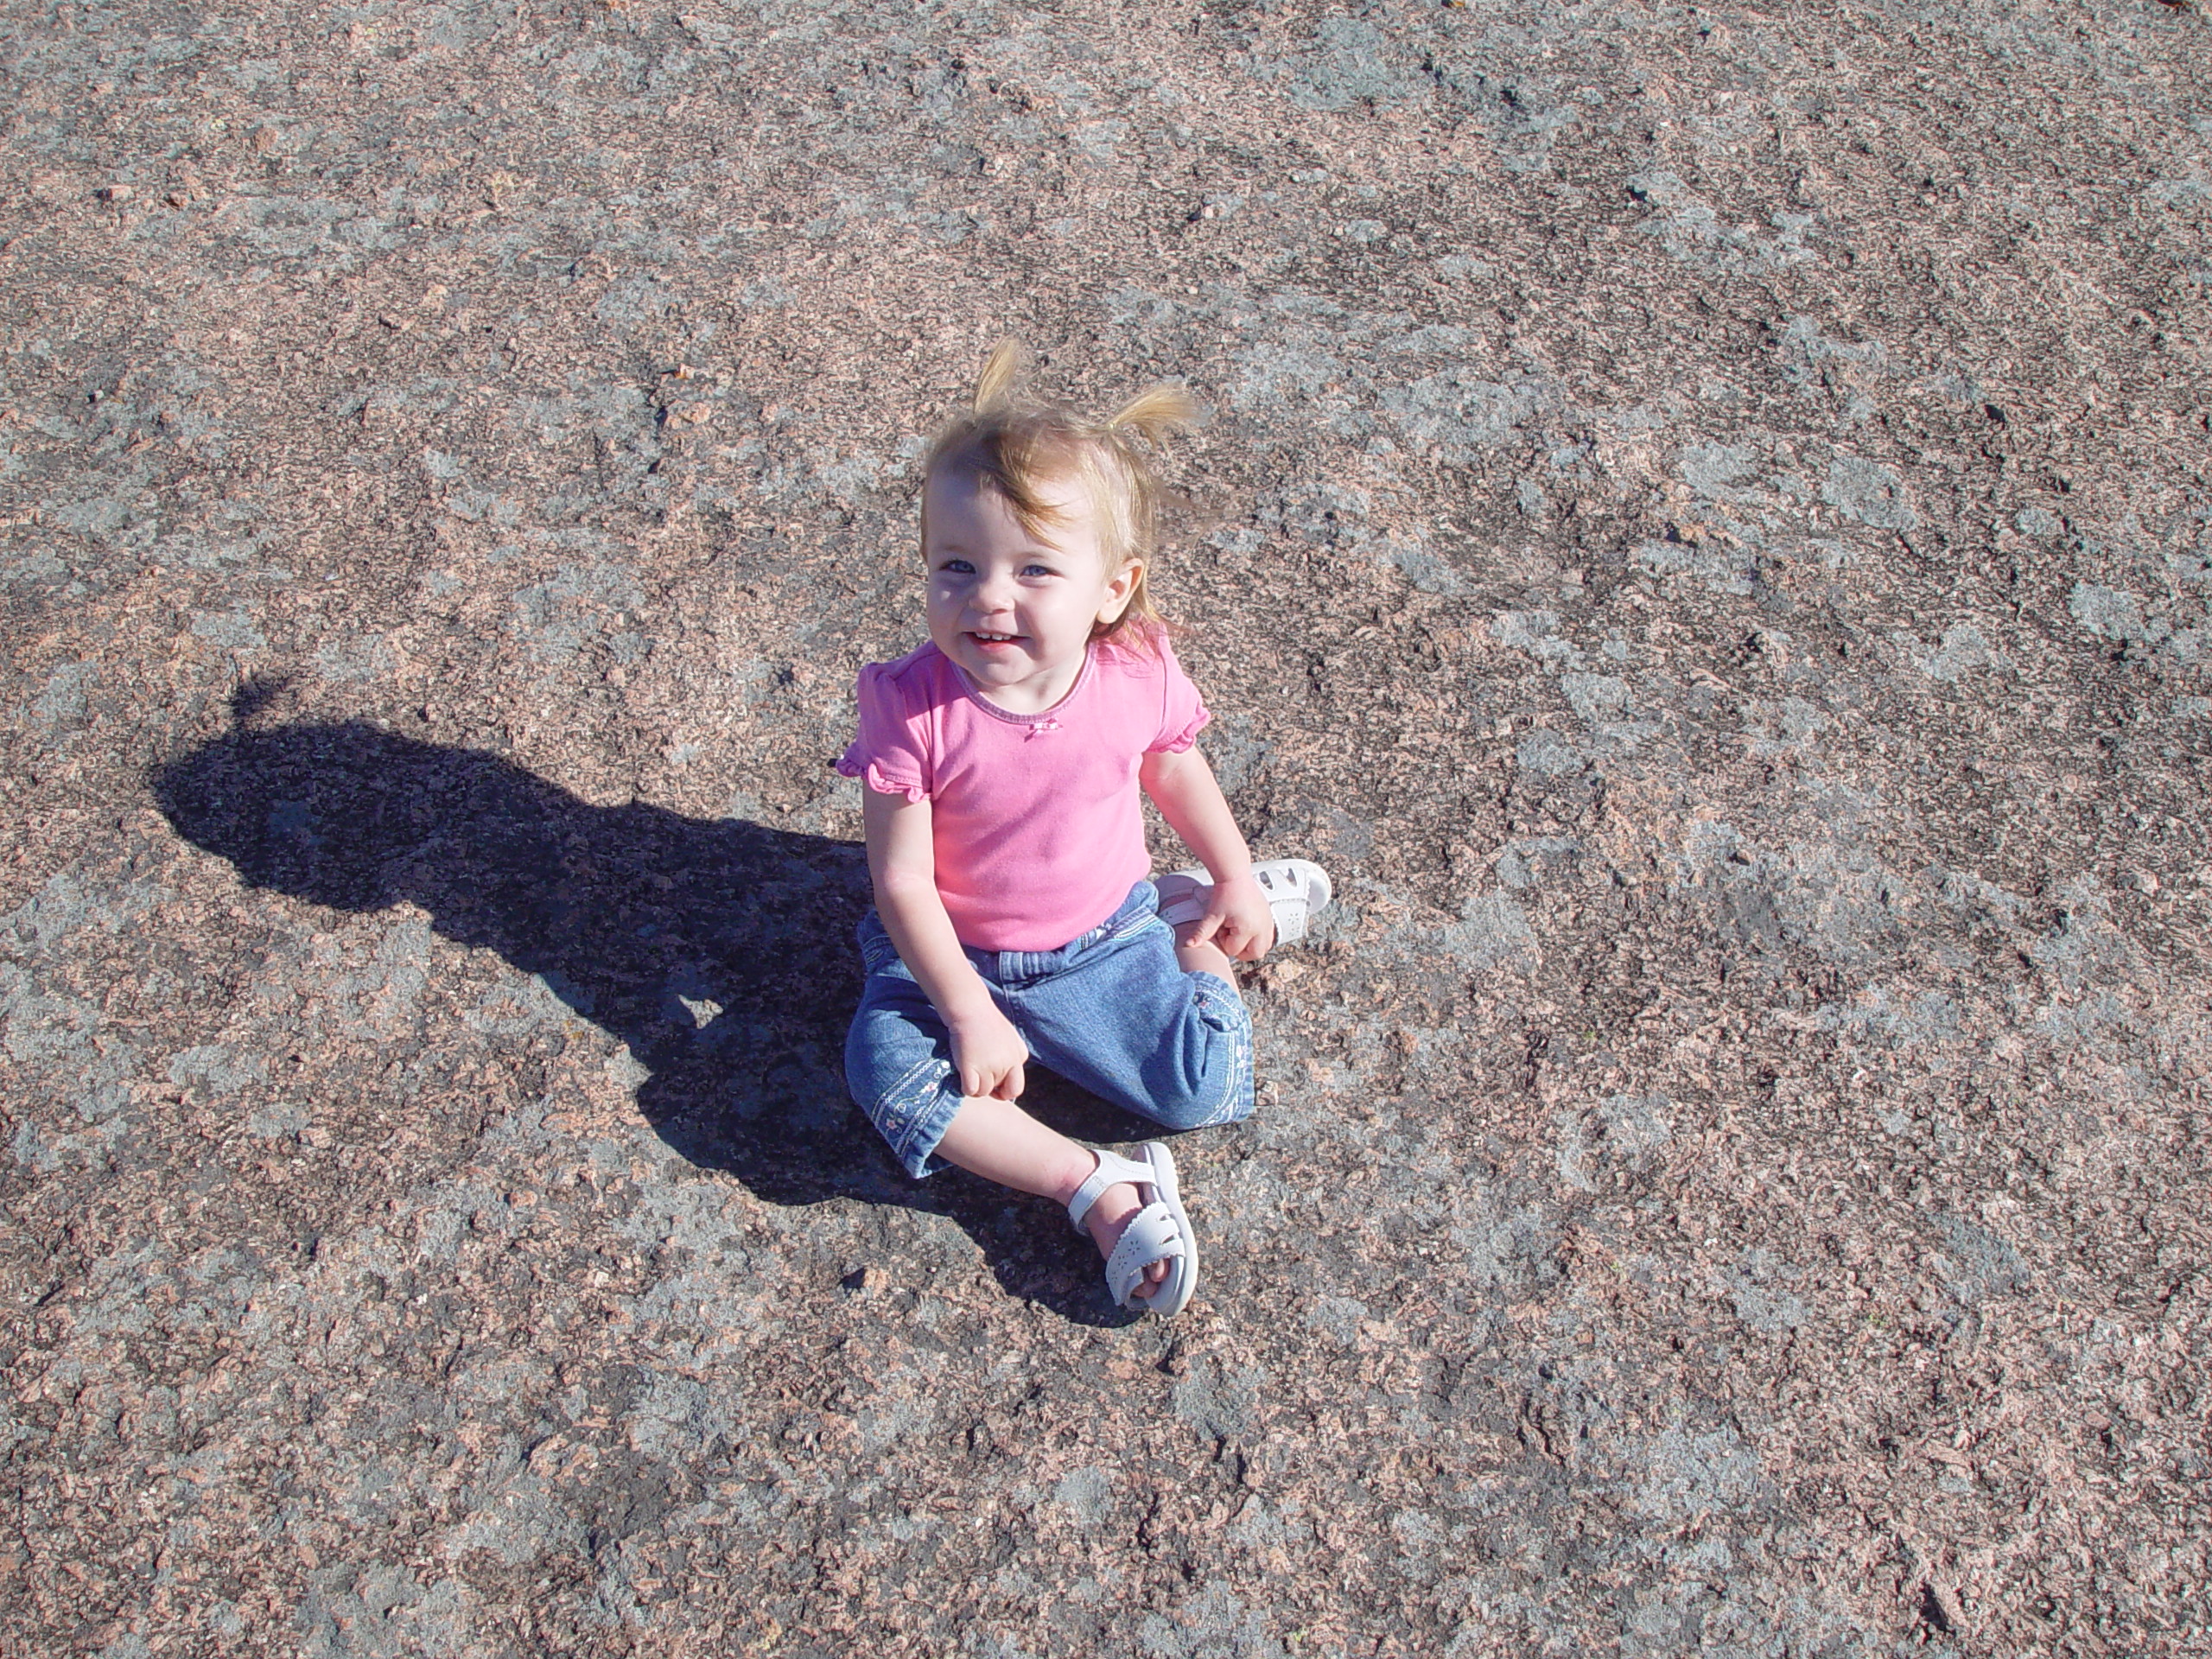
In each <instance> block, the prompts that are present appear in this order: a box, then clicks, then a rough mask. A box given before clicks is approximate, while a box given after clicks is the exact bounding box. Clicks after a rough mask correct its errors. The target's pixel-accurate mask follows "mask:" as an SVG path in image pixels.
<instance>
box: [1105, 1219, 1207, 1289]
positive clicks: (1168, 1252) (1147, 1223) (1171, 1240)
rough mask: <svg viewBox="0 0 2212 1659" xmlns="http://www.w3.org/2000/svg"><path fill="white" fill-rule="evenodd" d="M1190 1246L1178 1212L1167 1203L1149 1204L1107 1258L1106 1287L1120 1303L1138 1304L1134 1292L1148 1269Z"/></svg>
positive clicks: (1129, 1225) (1178, 1255)
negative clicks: (1176, 1213) (1177, 1214)
mask: <svg viewBox="0 0 2212 1659" xmlns="http://www.w3.org/2000/svg"><path fill="white" fill-rule="evenodd" d="M1188 1248H1189V1247H1188V1246H1187V1245H1186V1244H1185V1243H1184V1239H1183V1229H1182V1227H1181V1226H1180V1225H1179V1224H1178V1223H1177V1221H1176V1219H1175V1212H1174V1211H1173V1210H1170V1209H1169V1208H1168V1207H1167V1206H1166V1205H1164V1204H1148V1205H1146V1206H1145V1207H1144V1208H1143V1209H1141V1210H1140V1211H1137V1212H1136V1214H1135V1215H1134V1216H1132V1217H1129V1224H1128V1229H1127V1230H1125V1231H1124V1232H1123V1233H1122V1236H1121V1239H1120V1241H1119V1242H1118V1243H1116V1245H1115V1246H1114V1254H1113V1255H1109V1256H1108V1257H1107V1258H1106V1288H1107V1289H1108V1291H1109V1292H1110V1293H1111V1294H1112V1295H1113V1298H1114V1300H1115V1302H1116V1305H1118V1306H1122V1307H1135V1306H1136V1305H1137V1304H1136V1299H1135V1297H1133V1296H1132V1295H1131V1294H1130V1293H1131V1292H1132V1291H1134V1290H1135V1288H1136V1287H1138V1286H1139V1285H1141V1284H1142V1283H1143V1282H1144V1270H1145V1269H1146V1268H1148V1267H1150V1266H1151V1265H1152V1264H1153V1263H1154V1262H1173V1261H1176V1260H1178V1259H1179V1258H1180V1257H1181V1256H1182V1255H1183V1254H1184V1252H1185V1250H1186V1249H1188Z"/></svg>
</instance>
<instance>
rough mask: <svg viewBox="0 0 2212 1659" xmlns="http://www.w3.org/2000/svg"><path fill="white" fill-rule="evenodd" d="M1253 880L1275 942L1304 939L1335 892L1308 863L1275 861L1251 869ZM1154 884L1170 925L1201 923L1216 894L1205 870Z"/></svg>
mask: <svg viewBox="0 0 2212 1659" xmlns="http://www.w3.org/2000/svg"><path fill="white" fill-rule="evenodd" d="M1252 879H1253V880H1255V881H1257V882H1258V883H1259V884H1260V890H1261V891H1262V893H1266V894H1267V895H1268V909H1269V910H1270V911H1272V912H1274V918H1275V943H1276V944H1297V943H1298V942H1299V941H1300V939H1302V938H1305V937H1306V922H1307V921H1308V920H1309V919H1311V918H1313V917H1315V916H1318V915H1319V914H1320V913H1321V912H1323V911H1325V910H1326V909H1327V908H1328V907H1329V900H1330V899H1331V898H1332V897H1333V896H1334V894H1335V892H1336V889H1335V888H1334V887H1332V886H1331V885H1330V882H1329V873H1328V872H1327V871H1326V870H1325V869H1323V868H1321V867H1320V866H1319V864H1316V863H1314V862H1313V861H1311V860H1310V859H1303V858H1271V859H1269V860H1268V861H1267V862H1266V863H1264V864H1255V865H1254V866H1253V867H1252ZM1154 887H1157V888H1158V889H1159V892H1160V920H1161V921H1163V922H1166V923H1167V924H1168V925H1170V926H1179V925H1181V924H1183V923H1185V922H1195V921H1197V920H1198V918H1199V917H1201V916H1203V915H1205V913H1206V906H1207V904H1208V903H1209V902H1210V901H1211V899H1212V896H1213V877H1212V876H1211V875H1209V874H1206V872H1205V870H1203V869H1196V870H1177V871H1176V872H1175V873H1174V874H1173V875H1163V876H1161V877H1160V880H1158V881H1156V882H1155V883H1154Z"/></svg>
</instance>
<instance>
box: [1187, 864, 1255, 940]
mask: <svg viewBox="0 0 2212 1659" xmlns="http://www.w3.org/2000/svg"><path fill="white" fill-rule="evenodd" d="M1274 942H1275V913H1274V911H1273V910H1271V909H1270V908H1269V907H1268V895H1267V893H1265V892H1263V891H1262V888H1261V887H1260V884H1259V883H1258V882H1257V881H1255V880H1253V879H1252V877H1251V875H1250V874H1249V872H1248V873H1247V874H1243V875H1240V876H1238V877H1236V879H1235V880H1230V881H1217V882H1215V883H1214V884H1213V902H1212V903H1211V904H1209V905H1208V906H1206V913H1205V915H1204V916H1202V917H1200V918H1198V926H1197V927H1196V928H1195V929H1193V930H1192V933H1191V937H1190V940H1189V943H1191V944H1211V945H1212V946H1213V948H1214V949H1215V950H1218V951H1220V952H1221V954H1222V955H1224V957H1228V958H1229V959H1230V961H1231V962H1257V961H1258V960H1259V959H1260V958H1261V957H1264V956H1266V955H1267V954H1268V948H1269V947H1270V946H1272V945H1273V944H1274Z"/></svg>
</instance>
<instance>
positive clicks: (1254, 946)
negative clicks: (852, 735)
mask: <svg viewBox="0 0 2212 1659" xmlns="http://www.w3.org/2000/svg"><path fill="white" fill-rule="evenodd" d="M1018 362H1019V354H1018V353H1017V351H1016V350H1015V348H1014V346H1013V345H1012V343H1011V342H1007V344H1003V345H1001V346H999V348H998V349H997V350H996V351H995V352H994V353H992V354H991V357H990V359H989V360H988V362H987V363H986V364H985V365H984V367H983V372H982V377H981V378H980V379H979V381H978V382H977V385H976V396H975V406H974V409H973V410H972V411H971V412H970V413H969V414H967V415H965V416H962V417H961V418H959V419H958V420H957V421H955V422H954V423H952V424H951V425H950V427H948V428H947V429H945V430H944V432H943V433H942V434H941V435H939V436H938V440H937V442H936V444H935V446H934V447H933V448H931V451H930V454H929V461H928V465H927V468H926V472H925V479H924V484H923V491H922V556H923V563H924V566H925V570H926V572H927V582H928V599H927V609H928V617H929V632H930V643H929V644H927V645H924V646H922V647H921V649H919V650H918V651H916V652H913V653H912V655H910V656H906V657H902V658H899V660H898V661H897V662H895V663H879V664H872V665H870V666H869V667H868V668H866V669H863V670H862V671H861V677H860V688H859V702H860V734H859V737H858V739H857V741H855V742H854V744H853V746H852V747H851V748H850V749H849V750H847V751H846V753H845V755H844V758H843V759H842V760H840V761H839V762H838V763H837V764H838V770H839V771H840V772H843V773H844V774H845V775H846V776H848V777H854V778H859V779H862V780H863V781H864V785H865V787H864V789H863V791H862V795H863V809H862V810H863V821H864V823H865V824H866V826H867V832H868V869H869V872H870V874H872V875H873V877H874V884H875V908H874V910H872V911H870V912H868V915H867V916H865V917H863V918H861V925H860V945H861V957H862V960H863V962H864V963H865V965H866V968H867V970H868V981H867V985H866V988H864V989H863V991H862V992H861V1006H860V1010H859V1012H858V1013H857V1014H855V1016H854V1018H853V1026H852V1032H851V1034H850V1036H849V1038H848V1039H846V1046H845V1073H846V1077H847V1079H848V1081H849V1084H850V1086H851V1089H852V1091H853V1096H854V1098H855V1100H857V1101H858V1102H859V1103H860V1104H861V1107H862V1109H865V1110H866V1111H867V1113H868V1117H869V1119H870V1120H871V1121H872V1122H874V1124H875V1127H876V1128H878V1129H879V1130H880V1131H881V1132H882V1134H883V1135H884V1137H885V1138H886V1139H887V1141H890V1143H891V1146H892V1148H893V1151H895V1152H896V1153H897V1154H898V1155H899V1160H901V1161H902V1162H903V1163H904V1164H905V1165H906V1168H907V1169H908V1171H909V1172H911V1173H912V1174H914V1175H916V1176H921V1175H925V1174H927V1173H930V1172H931V1170H933V1169H936V1168H938V1167H940V1164H939V1162H938V1160H947V1161H950V1162H951V1163H955V1164H957V1165H959V1166H961V1167H962V1168H963V1169H967V1170H970V1171H972V1172H974V1173H976V1174H978V1175H982V1176H986V1177H988V1178H989V1179H992V1180H995V1181H998V1182H1000V1183H1001V1184H1003V1185H1007V1186H1012V1187H1017V1188H1019V1189H1020V1190H1021V1191H1022V1192H1034V1193H1038V1194H1039V1195H1043V1196H1048V1197H1050V1198H1054V1199H1056V1200H1058V1202H1060V1203H1062V1204H1065V1205H1066V1206H1067V1210H1068V1215H1069V1217H1070V1219H1071V1220H1072V1221H1073V1222H1074V1223H1075V1224H1076V1225H1077V1228H1078V1229H1086V1228H1087V1230H1089V1232H1090V1236H1091V1237H1092V1238H1093V1239H1094V1240H1095V1241H1096V1243H1097V1245H1098V1248H1099V1249H1100V1250H1101V1252H1103V1254H1104V1255H1105V1256H1106V1258H1107V1262H1106V1282H1107V1287H1108V1289H1109V1292H1110V1293H1111V1294H1112V1295H1113V1297H1114V1299H1115V1300H1116V1302H1118V1303H1120V1304H1121V1305H1122V1306H1124V1307H1138V1306H1148V1307H1150V1308H1151V1309H1152V1310H1153V1311H1154V1312H1156V1313H1179V1312H1181V1311H1182V1309H1183V1307H1184V1306H1185V1304H1186V1303H1188V1302H1189V1300H1190V1299H1191V1292H1192V1288H1193V1287H1194V1286H1195V1285H1196V1283H1197V1281H1198V1249H1197V1242H1196V1239H1195V1237H1194V1236H1193V1234H1192V1230H1191V1224H1190V1219H1189V1217H1188V1216H1187V1214H1186V1213H1185V1211H1184V1208H1183V1201H1182V1197H1181V1194H1180V1192H1179V1189H1178V1186H1177V1184H1176V1179H1175V1160H1174V1159H1173V1157H1172V1156H1171V1155H1170V1154H1169V1153H1168V1150H1167V1148H1166V1147H1165V1146H1163V1145H1161V1144H1160V1142H1158V1141H1152V1142H1149V1143H1147V1145H1146V1147H1145V1148H1144V1152H1143V1156H1142V1159H1141V1160H1133V1159H1128V1158H1123V1157H1121V1156H1119V1155H1117V1154H1114V1153H1111V1152H1103V1151H1096V1152H1095V1151H1092V1150H1091V1149H1090V1148H1088V1147H1083V1146H1079V1145H1077V1143H1076V1142H1074V1141H1070V1140H1069V1139H1067V1138H1066V1137H1065V1135H1059V1134H1058V1133H1057V1132H1055V1131H1054V1130H1052V1129H1050V1128H1046V1126H1045V1125H1043V1124H1042V1123H1039V1122H1037V1120H1036V1119H1034V1118H1033V1117H1031V1116H1029V1115H1028V1114H1027V1112H1025V1111H1023V1110H1022V1109H1021V1108H1020V1106H1019V1105H1017V1104H1015V1103H1016V1102H1017V1101H1018V1100H1020V1097H1021V1092H1022V1085H1023V1082H1024V1076H1023V1068H1024V1066H1025V1065H1027V1062H1028V1061H1029V1059H1030V1058H1031V1057H1032V1056H1034V1057H1035V1058H1038V1059H1039V1060H1041V1061H1043V1062H1044V1063H1045V1064H1046V1065H1049V1066H1051V1067H1052V1070H1053V1071H1057V1072H1058V1073H1059V1074H1060V1075H1061V1076H1063V1077H1067V1078H1069V1079H1070V1080H1071V1081H1072V1082H1075V1083H1077V1084H1081V1085H1082V1086H1083V1087H1084V1088H1085V1089H1088V1090H1091V1091H1092V1092H1093V1093H1094V1094H1096V1095H1099V1096H1103V1098H1105V1099H1107V1100H1110V1101H1112V1102H1114V1103H1116V1104H1117V1105H1120V1106H1123V1107H1126V1108H1128V1109H1129V1110H1131V1111H1135V1112H1138V1113H1141V1114H1142V1115H1143V1116H1146V1117H1148V1118H1150V1119H1152V1120H1153V1121H1154V1122H1158V1123H1162V1124H1165V1125H1166V1126H1167V1127H1168V1128H1174V1129H1185V1128H1194V1127H1196V1126H1198V1125H1199V1124H1202V1123H1230V1122H1236V1120H1237V1119H1239V1118H1242V1117H1244V1116H1247V1115H1248V1114H1249V1113H1250V1111H1251V1109H1252V1025H1251V1020H1250V1018H1249V1015H1248V1014H1246V1012H1245V1009H1244V1004H1243V999H1242V998H1241V997H1239V996H1238V995H1237V993H1236V986H1235V984H1234V983H1233V982H1232V980H1231V976H1230V961H1231V960H1232V959H1236V960H1239V961H1253V960H1255V959H1257V958H1258V957H1261V956H1262V955H1263V954H1264V953H1265V952H1266V951H1267V950H1268V946H1269V945H1270V944H1272V943H1273V942H1274V941H1275V940H1276V939H1277V938H1283V939H1286V940H1287V939H1290V938H1296V937H1298V936H1299V935H1300V934H1302V933H1303V931H1304V930H1305V922H1306V916H1307V915H1308V913H1310V912H1312V911H1314V910H1318V909H1319V908H1320V907H1321V906H1323V905H1325V904H1326V903H1327V902H1328V897H1329V887H1328V880H1327V878H1326V877H1325V875H1323V874H1322V873H1321V872H1320V870H1319V869H1318V868H1315V867H1314V866H1313V865H1312V864H1308V863H1305V862H1303V861H1282V862H1279V863H1273V864H1263V865H1261V866H1259V867H1257V868H1255V867H1254V865H1253V863H1252V860H1251V855H1250V853H1249V851H1248V850H1247V849H1246V847H1245V845H1244V839H1243V836H1240V835H1239V834H1238V833H1237V830H1236V823H1235V821H1234V820H1233V819H1232V818H1231V817H1230V810H1229V803H1228V802H1227V801H1226V800H1225V799H1224V798H1223V796H1222V792H1221V787H1220V785H1218V784H1217V783H1216V782H1215V781H1214V777H1213V772H1212V771H1211V768H1210V767H1208V766H1207V765H1206V763H1205V759H1204V758H1203V757H1202V756H1201V755H1200V754H1199V753H1198V751H1197V750H1196V749H1195V748H1193V747H1192V741H1193V740H1194V739H1195V738H1196V737H1197V735H1198V728H1200V727H1202V726H1204V725H1205V723H1206V721H1207V719H1208V718H1209V716H1208V715H1207V713H1206V710H1205V707H1204V705H1203V704H1202V703H1201V702H1199V700H1198V691H1197V690H1196V688H1194V687H1193V686H1192V683H1191V682H1190V681H1189V680H1188V679H1187V678H1186V677H1185V676H1184V673H1183V671H1182V670H1181V668H1180V667H1179V666H1178V665H1177V664H1176V661H1175V653H1174V652H1173V651H1172V650H1170V649H1169V646H1168V642H1167V635H1166V628H1165V626H1164V625H1163V624H1162V622H1161V620H1160V616H1159V614H1158V613H1156V612H1155V611H1154V609H1153V607H1152V605H1151V602H1150V600H1149V599H1148V597H1147V593H1146V588H1145V575H1146V566H1147V561H1148V560H1149V559H1150V557H1151V556H1152V552H1153V543H1154V536H1155V533H1156V528H1157V524H1156V521H1157V518H1158V510H1159V505H1160V485H1159V483H1158V480H1156V479H1155V477H1154V474H1153V471H1152V469H1151V467H1150V465H1149V462H1148V459H1147V454H1146V451H1145V447H1144V446H1145V445H1147V444H1157V443H1159V442H1160V441H1162V440H1163V439H1164V438H1165V437H1166V435H1168V434H1169V433H1170V432H1172V431H1174V430H1176V429H1179V428H1180V427H1183V426H1185V425H1186V424H1187V423H1188V422H1189V418H1190V415H1191V404H1190V401H1189V399H1188V397H1186V396H1185V394H1184V393H1183V392H1182V391H1179V390H1178V389H1176V388H1173V387H1169V386H1155V387H1154V388H1152V389H1151V390H1149V391H1145V392H1142V393H1141V394H1139V395H1138V396H1137V397H1135V398H1134V399H1133V400H1131V401H1130V402H1129V403H1128V404H1126V405H1125V406H1124V407H1122V409H1121V410H1118V411H1117V412H1116V413H1115V414H1113V415H1110V416H1107V417H1106V418H1105V419H1104V420H1103V421H1094V420H1088V419H1085V418H1084V417H1082V416H1077V415H1076V414H1073V413H1071V412H1070V411H1068V410H1063V409H1058V408H1051V407H1046V406H1043V405H1039V404H1035V403H1033V402H1032V401H1030V400H1029V399H1027V398H1026V397H1021V396H1020V395H1019V394H1018V392H1017V391H1016V389H1015V387H1014V374H1015V370H1016V367H1017V365H1018ZM1139 785H1142V787H1143V789H1144V791H1145V792H1146V793H1147V795H1149V796H1150V797H1151V798H1152V799H1153V800H1154V802H1155V803H1157V804H1158V805H1159V807H1160V812H1161V814H1162V815H1163V816H1164V817H1166V820H1167V822H1168V823H1170V824H1171V825H1172V826H1173V828H1174V829H1175V831H1176V833H1177V834H1178V835H1179V836H1182V838H1183V839H1184V841H1185V842H1188V843H1189V845H1190V846H1191V848H1192V850H1193V851H1195V852H1196V853H1197V854H1198V857H1199V858H1200V859H1201V860H1203V861H1204V862H1205V873H1200V872H1198V871H1185V872H1180V873H1179V874H1175V875H1171V876H1167V877H1165V878H1163V879H1162V880H1161V883H1160V887H1158V888H1156V889H1155V888H1154V886H1153V884H1152V883H1151V881H1150V880H1147V877H1148V875H1149V874H1150V873H1151V868H1152V866H1151V860H1150V859H1149V858H1148V857H1147V855H1146V852H1145V845H1144V829H1143V819H1142V815H1141V808H1140V806H1139V803H1138V800H1137V790H1138V787H1139ZM1209 875H1210V877H1211V879H1210V880H1209V879H1208V876H1209Z"/></svg>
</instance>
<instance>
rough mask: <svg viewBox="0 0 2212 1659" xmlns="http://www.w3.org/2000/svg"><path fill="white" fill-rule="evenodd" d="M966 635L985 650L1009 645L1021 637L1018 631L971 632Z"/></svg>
mask: <svg viewBox="0 0 2212 1659" xmlns="http://www.w3.org/2000/svg"><path fill="white" fill-rule="evenodd" d="M968 637H969V639H973V640H974V641H975V642H976V644H977V645H981V646H982V648H983V649H984V650H986V651H990V650H993V649H995V648H997V647H1000V646H1004V645H1012V644H1014V641H1015V640H1017V639H1020V638H1021V636H1020V634H1018V633H971V634H969V636H968Z"/></svg>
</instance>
